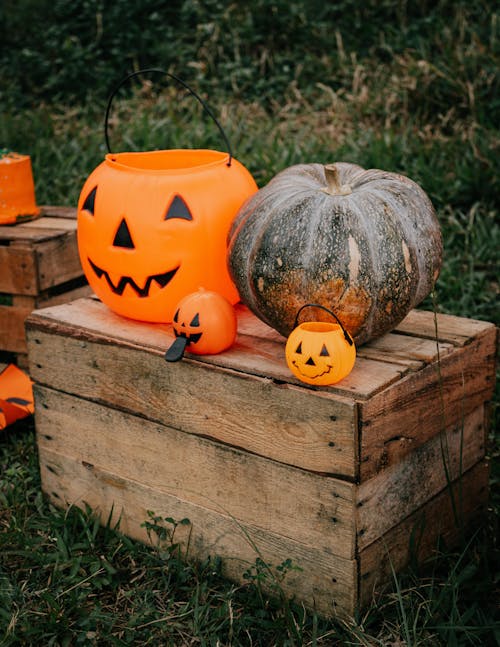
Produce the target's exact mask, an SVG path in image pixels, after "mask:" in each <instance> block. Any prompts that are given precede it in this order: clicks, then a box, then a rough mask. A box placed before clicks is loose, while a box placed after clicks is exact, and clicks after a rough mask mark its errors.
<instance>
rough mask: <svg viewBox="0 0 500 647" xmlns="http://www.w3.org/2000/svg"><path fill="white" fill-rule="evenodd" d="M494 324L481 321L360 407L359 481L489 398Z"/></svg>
mask: <svg viewBox="0 0 500 647" xmlns="http://www.w3.org/2000/svg"><path fill="white" fill-rule="evenodd" d="M495 346H496V330H495V327H494V326H493V325H492V324H489V326H488V327H486V326H482V334H480V335H479V336H478V337H477V338H472V339H471V338H469V343H468V344H467V345H463V346H462V345H459V346H458V347H457V348H454V350H453V352H448V353H447V354H445V355H444V356H443V357H441V358H440V362H439V365H438V363H437V362H435V363H433V364H432V365H427V366H425V367H424V368H423V369H422V370H421V371H418V372H416V373H414V374H412V375H411V376H405V377H403V378H402V379H401V380H400V381H399V382H398V383H396V384H394V385H392V386H391V388H390V389H386V390H384V391H382V392H380V393H379V394H376V395H375V396H374V397H373V398H371V399H370V400H369V401H367V402H363V403H361V405H360V408H359V412H360V413H359V420H360V425H361V448H360V457H361V462H360V478H361V480H362V481H364V480H366V479H368V478H370V477H372V476H373V475H374V474H376V473H378V472H379V471H381V470H383V469H385V468H386V467H388V466H390V465H393V464H396V463H398V462H399V461H400V460H401V459H402V458H403V457H404V456H405V455H407V454H408V453H410V452H413V451H415V449H417V448H418V447H419V446H421V445H422V444H424V443H425V442H427V441H428V440H429V439H431V438H432V437H434V436H435V435H436V434H438V433H439V432H440V431H441V430H443V429H445V428H448V427H450V426H451V425H456V424H457V423H459V422H460V421H461V420H462V419H463V417H464V416H466V415H468V414H469V413H470V412H471V411H474V410H475V409H476V408H477V407H478V406H479V405H480V404H481V403H483V402H485V401H486V400H488V399H490V398H491V396H492V393H493V388H494V384H495Z"/></svg>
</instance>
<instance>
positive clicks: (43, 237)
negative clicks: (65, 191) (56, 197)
mask: <svg viewBox="0 0 500 647" xmlns="http://www.w3.org/2000/svg"><path fill="white" fill-rule="evenodd" d="M87 294H90V288H89V287H88V285H87V281H86V279H85V277H84V275H83V270H82V267H81V265H80V259H79V256H78V248H77V242H76V209H73V208H71V207H41V216H40V217H39V218H37V219H35V220H31V221H28V222H23V223H19V224H16V225H1V226H0V352H1V353H2V355H6V354H10V355H12V356H13V357H14V358H15V359H16V360H17V363H18V364H20V365H22V366H23V367H24V366H25V365H27V357H26V353H27V347H26V338H25V333H24V321H25V319H26V317H27V316H28V314H29V313H30V312H32V311H33V310H36V309H40V308H44V307H48V306H51V305H56V304H59V303H63V302H65V301H69V300H71V299H76V298H79V297H82V296H84V295H87Z"/></svg>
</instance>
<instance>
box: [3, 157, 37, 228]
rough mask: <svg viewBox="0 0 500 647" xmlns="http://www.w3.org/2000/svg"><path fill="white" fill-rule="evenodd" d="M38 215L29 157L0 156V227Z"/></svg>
mask: <svg viewBox="0 0 500 647" xmlns="http://www.w3.org/2000/svg"><path fill="white" fill-rule="evenodd" d="M39 215H40V209H39V207H37V205H36V201H35V184H34V182H33V171H32V168H31V158H30V156H29V155H20V154H19V153H11V152H8V153H4V154H3V155H2V154H0V225H13V224H15V223H16V222H20V221H23V220H32V219H33V218H36V217H37V216H39Z"/></svg>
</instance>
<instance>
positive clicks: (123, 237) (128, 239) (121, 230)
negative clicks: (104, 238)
mask: <svg viewBox="0 0 500 647" xmlns="http://www.w3.org/2000/svg"><path fill="white" fill-rule="evenodd" d="M113 247H126V248H127V249H134V248H135V245H134V242H133V240H132V236H131V235H130V231H129V228H128V227H127V223H126V222H125V218H122V221H121V223H120V226H119V227H118V230H117V232H116V234H115V239H114V240H113Z"/></svg>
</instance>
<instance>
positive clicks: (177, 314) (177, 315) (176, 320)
mask: <svg viewBox="0 0 500 647" xmlns="http://www.w3.org/2000/svg"><path fill="white" fill-rule="evenodd" d="M178 321H179V308H177V310H176V311H175V315H174V322H175V323H177V322H178Z"/></svg>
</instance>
